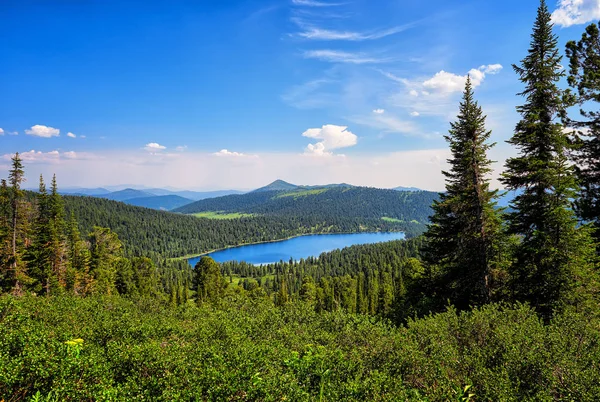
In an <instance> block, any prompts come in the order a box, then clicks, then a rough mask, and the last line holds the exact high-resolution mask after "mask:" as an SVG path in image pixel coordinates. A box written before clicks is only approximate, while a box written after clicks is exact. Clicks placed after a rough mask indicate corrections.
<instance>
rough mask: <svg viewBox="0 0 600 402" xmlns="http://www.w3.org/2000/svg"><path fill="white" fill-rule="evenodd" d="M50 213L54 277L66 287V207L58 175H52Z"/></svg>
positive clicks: (62, 286)
mask: <svg viewBox="0 0 600 402" xmlns="http://www.w3.org/2000/svg"><path fill="white" fill-rule="evenodd" d="M48 208H49V214H50V229H51V232H50V250H51V263H52V272H53V278H54V279H55V281H56V283H55V284H54V285H55V286H57V287H60V288H64V287H65V280H66V264H65V253H66V251H65V207H64V204H63V200H62V197H61V196H60V194H59V193H58V186H57V184H56V175H53V176H52V186H51V192H50V198H49V200H48Z"/></svg>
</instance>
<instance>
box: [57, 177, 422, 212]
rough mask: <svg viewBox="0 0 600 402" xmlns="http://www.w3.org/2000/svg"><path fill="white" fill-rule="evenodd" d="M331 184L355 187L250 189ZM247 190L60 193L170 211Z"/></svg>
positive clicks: (102, 189)
mask: <svg viewBox="0 0 600 402" xmlns="http://www.w3.org/2000/svg"><path fill="white" fill-rule="evenodd" d="M333 188H348V189H349V188H356V186H353V185H351V184H347V183H339V184H325V185H312V186H307V185H297V184H292V183H288V182H286V181H284V180H275V181H274V182H273V183H271V184H268V185H266V186H264V187H260V188H257V189H256V190H253V191H251V192H250V193H260V192H266V191H299V190H316V189H333ZM392 190H396V191H422V190H421V189H418V188H416V187H396V188H393V189H392ZM245 193H247V192H244V191H239V190H216V191H190V190H177V189H173V188H150V187H138V186H131V187H124V186H106V187H94V188H85V187H71V188H65V189H62V190H61V194H66V195H77V196H87V197H98V198H106V199H109V200H113V201H120V202H124V203H126V204H130V205H135V206H140V207H145V208H152V209H160V210H166V211H171V210H174V209H177V208H181V207H183V206H185V205H188V204H191V203H193V202H195V201H200V200H206V199H211V198H217V197H224V196H228V195H236V194H238V195H239V194H245Z"/></svg>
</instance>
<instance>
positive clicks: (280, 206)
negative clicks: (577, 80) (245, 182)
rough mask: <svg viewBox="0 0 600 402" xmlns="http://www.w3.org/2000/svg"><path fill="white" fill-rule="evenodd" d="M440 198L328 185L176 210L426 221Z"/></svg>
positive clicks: (424, 193)
mask: <svg viewBox="0 0 600 402" xmlns="http://www.w3.org/2000/svg"><path fill="white" fill-rule="evenodd" d="M437 197H438V194H437V193H432V192H429V191H414V192H413V191H396V190H383V189H377V188H368V187H351V188H345V187H328V188H320V189H319V188H312V189H310V190H306V189H294V190H291V191H257V192H252V193H248V194H242V195H230V196H226V197H218V198H211V199H207V200H200V201H197V202H194V203H192V204H189V205H186V206H184V207H181V208H178V209H176V210H175V211H176V212H182V213H186V214H191V213H196V212H204V211H222V212H243V213H249V214H259V215H267V216H281V217H291V216H303V217H307V218H310V219H315V218H316V219H321V220H327V221H330V220H334V219H336V218H339V217H341V216H343V217H349V218H360V219H362V220H378V219H381V218H383V217H388V218H395V219H398V220H400V221H402V222H406V223H410V222H411V221H416V222H418V223H421V224H424V223H426V222H427V220H428V218H429V215H431V208H430V205H431V204H432V202H433V200H435V199H436V198H437Z"/></svg>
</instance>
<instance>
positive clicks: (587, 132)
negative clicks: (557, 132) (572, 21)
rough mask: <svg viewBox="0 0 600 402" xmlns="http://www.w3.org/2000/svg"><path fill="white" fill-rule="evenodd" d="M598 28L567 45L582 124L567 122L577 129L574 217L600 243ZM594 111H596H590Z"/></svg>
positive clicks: (599, 41)
mask: <svg viewBox="0 0 600 402" xmlns="http://www.w3.org/2000/svg"><path fill="white" fill-rule="evenodd" d="M599 27H600V24H598V25H596V24H591V25H589V26H588V27H587V28H586V30H585V32H584V33H583V35H582V37H581V39H580V40H579V41H578V42H575V41H569V42H568V43H567V57H568V58H569V67H570V68H569V77H568V82H569V85H570V86H571V87H572V88H573V90H574V94H573V95H574V96H573V101H574V102H573V103H574V104H576V105H579V106H580V114H581V117H582V118H583V120H576V119H573V118H568V119H567V122H568V124H569V126H570V127H573V128H574V129H576V130H577V131H576V135H575V139H576V141H577V143H578V145H579V147H578V150H577V152H576V153H575V161H576V162H577V165H576V171H577V176H578V178H579V180H580V184H581V197H580V199H579V200H578V201H577V209H576V210H577V214H578V215H579V216H580V217H581V218H582V219H583V220H585V221H588V222H593V223H594V226H595V227H596V231H595V234H596V239H597V240H600V230H599V229H600V29H599ZM593 109H595V110H593Z"/></svg>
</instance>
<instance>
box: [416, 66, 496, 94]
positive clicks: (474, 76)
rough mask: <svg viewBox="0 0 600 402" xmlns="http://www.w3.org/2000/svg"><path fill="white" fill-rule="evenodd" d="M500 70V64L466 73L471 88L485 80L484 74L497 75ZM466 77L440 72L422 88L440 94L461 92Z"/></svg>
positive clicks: (424, 83) (425, 82)
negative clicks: (471, 85)
mask: <svg viewBox="0 0 600 402" xmlns="http://www.w3.org/2000/svg"><path fill="white" fill-rule="evenodd" d="M501 69H502V66H501V65H500V64H490V65H487V66H485V65H484V66H481V67H479V68H472V69H471V70H469V72H468V73H467V75H468V76H470V77H471V83H472V84H473V88H476V87H478V86H479V85H481V83H482V82H483V80H484V79H485V74H486V73H488V74H497V73H498V72H499V71H500V70H501ZM467 75H457V74H454V73H449V72H447V71H444V70H441V71H439V72H438V73H436V74H435V75H434V76H433V77H431V78H429V79H427V80H425V81H424V82H423V84H422V85H423V87H424V88H427V89H431V90H436V91H438V92H442V93H452V92H461V91H463V90H464V89H465V82H466V80H467Z"/></svg>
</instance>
